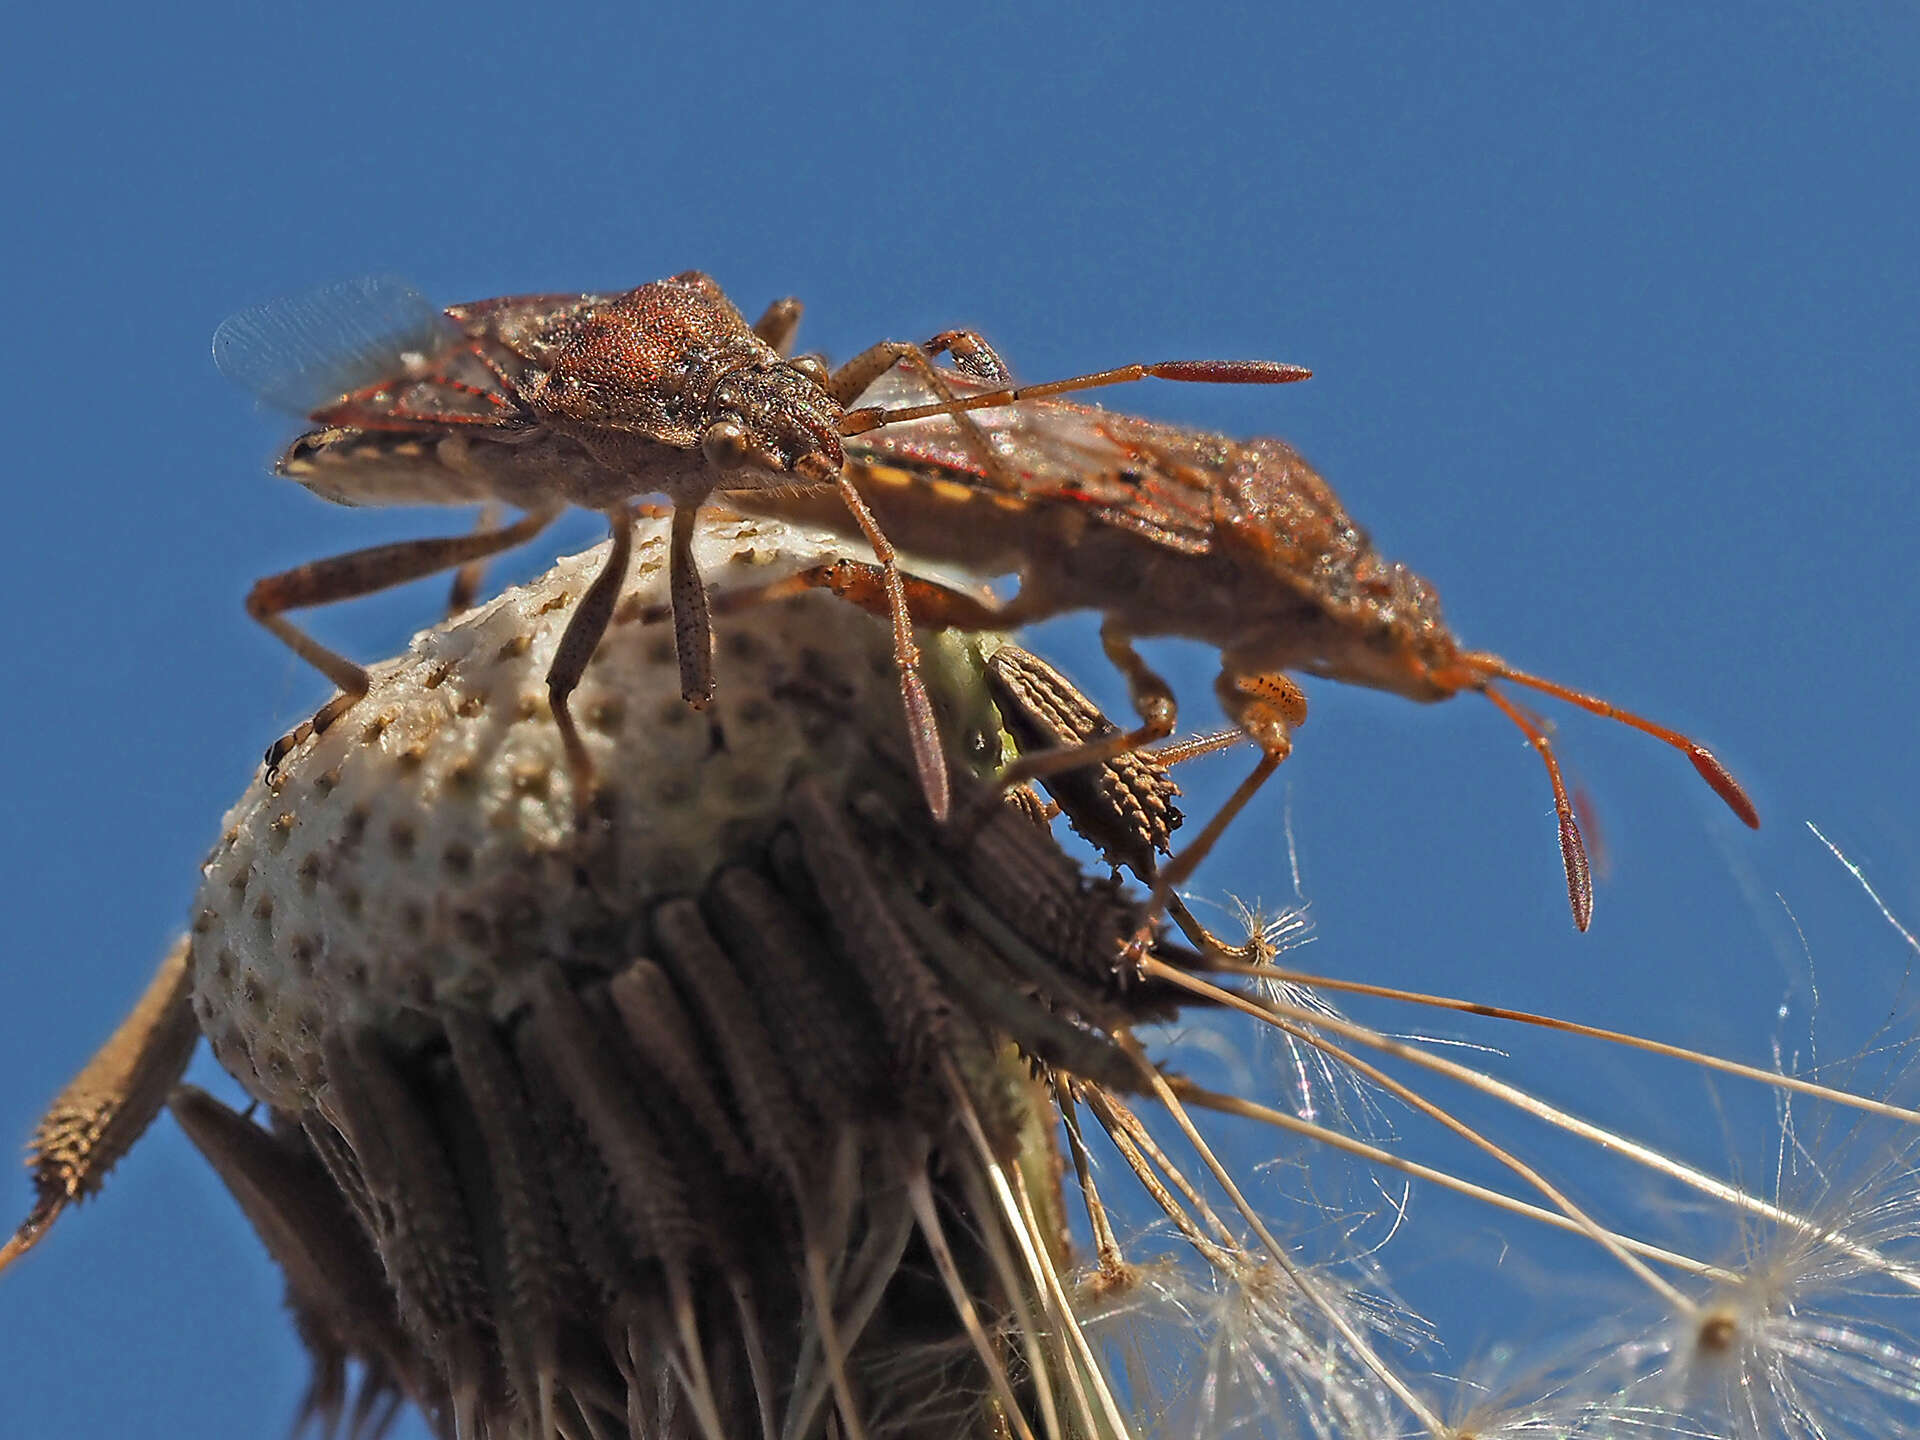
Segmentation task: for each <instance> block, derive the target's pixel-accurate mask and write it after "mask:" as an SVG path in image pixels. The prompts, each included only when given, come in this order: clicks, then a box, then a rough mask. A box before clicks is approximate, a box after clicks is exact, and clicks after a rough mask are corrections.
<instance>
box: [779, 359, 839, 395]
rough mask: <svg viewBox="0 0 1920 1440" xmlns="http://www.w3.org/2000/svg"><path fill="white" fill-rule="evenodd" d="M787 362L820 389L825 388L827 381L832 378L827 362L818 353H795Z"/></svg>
mask: <svg viewBox="0 0 1920 1440" xmlns="http://www.w3.org/2000/svg"><path fill="white" fill-rule="evenodd" d="M787 363H788V364H789V365H790V366H792V367H793V368H794V369H795V370H798V371H799V372H800V373H801V374H802V375H804V376H805V377H806V378H807V380H808V381H809V382H810V383H811V384H814V385H817V386H819V387H820V388H821V389H822V390H824V389H826V388H827V381H828V380H830V379H832V378H833V377H832V373H831V372H830V371H829V370H828V369H827V362H826V361H824V360H822V359H821V358H820V357H819V356H818V355H796V356H795V357H794V358H793V359H791V360H789V361H788V362H787Z"/></svg>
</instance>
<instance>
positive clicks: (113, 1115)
mask: <svg viewBox="0 0 1920 1440" xmlns="http://www.w3.org/2000/svg"><path fill="white" fill-rule="evenodd" d="M187 957H188V945H187V941H186V939H185V938H182V939H181V940H179V941H178V942H177V943H176V944H175V945H174V947H173V948H172V949H171V950H169V951H168V952H167V958H166V959H164V960H162V961H161V962H160V968H159V970H158V971H156V972H155V974H154V977H153V979H152V981H151V982H150V983H149V984H148V985H147V988H146V991H145V993H144V994H142V995H141V997H140V999H139V1000H138V1001H137V1002H136V1003H135V1004H134V1007H133V1010H132V1011H131V1012H130V1013H129V1014H128V1016H127V1018H126V1019H125V1020H122V1021H121V1022H120V1028H119V1029H117V1030H115V1031H114V1032H113V1035H112V1036H111V1037H110V1038H109V1039H108V1041H107V1043H106V1044H104V1045H102V1046H101V1047H100V1049H99V1051H98V1052H97V1053H96V1054H95V1055H94V1057H93V1058H92V1059H91V1060H89V1061H88V1062H87V1063H86V1066H85V1068H83V1069H82V1070H81V1071H80V1073H79V1074H78V1075H76V1076H74V1077H73V1079H72V1080H70V1081H68V1082H67V1086H66V1088H65V1089H63V1090H62V1091H61V1092H60V1094H59V1096H58V1098H56V1099H55V1100H54V1102H53V1104H51V1105H49V1106H48V1107H47V1113H46V1115H45V1116H44V1117H42V1119H41V1121H40V1123H39V1125H38V1126H36V1127H35V1129H34V1132H33V1142H32V1144H31V1145H29V1146H28V1148H27V1160H28V1164H29V1165H30V1166H31V1167H32V1169H33V1188H34V1203H33V1209H32V1211H31V1212H30V1213H29V1214H28V1215H27V1218H26V1220H25V1221H23V1222H22V1223H21V1225H20V1228H19V1229H18V1230H16V1231H15V1232H14V1234H13V1238H12V1239H10V1240H8V1241H7V1242H6V1244H5V1245H0V1270H4V1269H6V1268H7V1266H8V1265H10V1264H12V1263H13V1262H14V1261H15V1260H17V1259H19V1258H20V1257H21V1256H22V1255H24V1254H26V1253H27V1251H29V1250H31V1249H32V1248H33V1247H34V1246H35V1245H37V1244H38V1243H39V1242H40V1240H41V1238H42V1237H43V1236H44V1235H45V1234H46V1233H47V1231H48V1229H49V1228H50V1227H51V1226H52V1225H53V1222H54V1221H55V1220H57V1219H58V1218H59V1216H60V1212H61V1211H62V1210H64V1209H66V1208H67V1206H68V1205H69V1204H71V1203H73V1202H74V1201H76V1200H84V1199H85V1198H86V1197H87V1196H89V1195H91V1194H93V1192H94V1191H96V1190H98V1189H99V1188H100V1182H101V1181H103V1180H105V1179H106V1177H107V1172H108V1171H109V1170H111V1169H112V1168H113V1166H114V1165H115V1163H116V1162H118V1160H119V1159H120V1157H121V1156H122V1155H124V1154H126V1153H127V1151H128V1150H130V1149H132V1148H133V1144H134V1142H135V1141H136V1140H138V1139H139V1138H140V1137H141V1136H142V1135H143V1134H145V1133H146V1129H147V1126H148V1125H150V1124H151V1123H152V1122H153V1117H154V1116H155V1115H158V1114H159V1113H160V1106H161V1105H162V1104H163V1103H164V1102H165V1100H166V1098H167V1092H168V1091H169V1090H171V1089H172V1088H173V1086H174V1084H175V1082H177V1081H178V1080H179V1079H180V1075H181V1072H183V1071H184V1070H185V1069H186V1068H187V1059H188V1057H189V1056H191V1055H192V1054H193V1047H194V1045H195V1043H196V1042H197V1041H198V1040H199V1038H200V1026H199V1023H198V1022H197V1021H196V1020H195V1019H194V1016H193V1008H192V1006H191V1005H190V1004H189V998H190V995H191V992H192V987H193V974H192V970H191V967H190V966H189V965H188V963H187Z"/></svg>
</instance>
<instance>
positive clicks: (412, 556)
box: [247, 507, 560, 779]
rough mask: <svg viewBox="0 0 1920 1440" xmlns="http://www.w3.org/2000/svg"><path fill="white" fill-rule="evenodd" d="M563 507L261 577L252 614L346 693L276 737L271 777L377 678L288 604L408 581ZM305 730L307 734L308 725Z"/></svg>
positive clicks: (497, 543)
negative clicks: (314, 632)
mask: <svg viewBox="0 0 1920 1440" xmlns="http://www.w3.org/2000/svg"><path fill="white" fill-rule="evenodd" d="M559 513H560V511H559V507H554V508H552V509H545V510H530V511H528V512H527V513H526V514H525V515H523V516H521V517H520V519H518V520H516V521H515V522H514V523H513V524H511V525H507V526H503V527H502V528H500V529H497V530H479V531H475V532H474V533H473V534H470V535H450V536H439V537H435V538H433V539H427V540H401V541H398V542H396V543H394V544H391V545H374V546H371V547H369V548H367V549H365V550H352V551H349V552H348V553H347V554H345V555H333V556H329V557H328V558H327V559H325V560H313V561H309V562H308V563H307V564H305V565H296V566H295V567H294V568H293V569H291V570H283V571H281V572H280V573H279V574H277V575H269V576H267V577H266V578H265V579H262V580H256V581H255V582H254V584H253V588H252V589H251V590H249V591H248V592H247V614H249V615H251V616H252V617H253V618H254V619H255V620H257V621H259V622H260V624H261V625H263V626H265V627H266V628H267V629H268V630H270V631H272V632H273V634H274V636H275V637H276V638H277V639H278V640H279V641H280V643H281V644H283V645H285V646H286V647H287V648H288V649H289V650H291V651H293V653H294V654H296V655H298V656H299V657H300V658H301V659H302V660H305V661H306V662H307V663H308V664H309V665H311V666H313V667H314V669H316V670H318V671H319V672H320V673H321V674H323V675H325V676H326V677H327V678H328V679H329V680H331V681H333V683H334V684H335V685H337V686H338V687H339V688H340V694H339V695H338V696H336V697H335V698H334V699H333V700H331V701H329V702H328V703H327V704H326V705H325V706H323V707H322V708H321V710H320V712H319V714H317V715H315V716H314V717H313V720H312V721H311V722H310V725H309V726H306V727H302V730H297V731H295V732H294V733H293V735H291V736H288V737H284V738H283V739H281V740H279V741H277V742H275V744H274V745H273V747H272V748H271V749H269V750H268V751H267V761H266V764H267V774H268V778H269V779H271V778H272V776H273V774H274V772H275V771H276V770H277V768H278V766H279V762H280V761H281V760H283V759H285V758H286V755H287V752H288V751H289V750H291V749H292V748H293V747H294V746H295V745H297V744H298V743H299V742H300V740H302V739H305V738H306V735H307V734H315V733H318V732H320V731H322V730H325V729H326V728H327V727H328V726H329V725H331V724H332V723H333V722H334V721H335V720H338V719H339V718H340V717H341V716H342V715H344V714H345V713H346V712H347V711H348V710H350V709H352V708H353V706H354V705H355V704H356V703H357V702H358V701H359V699H360V697H361V696H363V695H365V694H366V693H367V687H368V685H369V683H370V681H369V679H368V676H367V672H366V670H365V668H364V667H362V666H360V665H356V664H355V663H354V662H353V661H351V660H349V659H347V658H346V656H344V655H341V654H339V653H337V652H336V651H333V650H330V649H328V648H327V647H326V646H325V645H322V644H321V643H320V642H319V641H318V640H315V639H314V638H313V637H312V636H311V635H308V634H307V633H306V632H305V631H304V630H302V629H300V628H299V626H297V625H295V624H293V623H292V622H291V621H289V620H287V619H286V618H285V612H286V611H288V610H304V609H306V608H307V607H309V606H313V605H327V604H331V603H332V602H334V601H336V600H351V599H354V598H356V597H357V596H361V595H371V594H373V593H374V592H376V591H379V590H386V589H390V588H392V587H393V586H395V585H404V584H406V583H407V582H408V581H409V580H419V579H422V578H424V577H425V576H428V575H435V574H438V573H439V572H440V571H442V570H451V569H453V568H454V567H456V566H461V565H467V564H470V563H471V562H473V561H475V560H481V559H484V558H486V557H487V556H489V555H497V554H499V553H500V552H501V551H502V550H510V549H512V548H513V547H514V546H516V545H520V544H524V543H525V542H526V541H528V540H531V539H532V538H533V537H534V536H535V535H537V534H539V533H540V532H541V531H542V530H544V529H545V528H546V527H547V526H548V525H549V524H551V523H552V521H553V517H554V516H555V515H557V514H559ZM303 731H304V732H305V733H302V732H303Z"/></svg>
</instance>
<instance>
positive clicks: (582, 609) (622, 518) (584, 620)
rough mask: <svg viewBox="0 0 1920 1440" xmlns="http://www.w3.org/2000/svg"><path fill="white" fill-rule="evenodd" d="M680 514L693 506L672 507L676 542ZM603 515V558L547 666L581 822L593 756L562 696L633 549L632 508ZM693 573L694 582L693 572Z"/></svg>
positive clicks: (595, 641) (599, 631)
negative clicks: (606, 527) (608, 534)
mask: <svg viewBox="0 0 1920 1440" xmlns="http://www.w3.org/2000/svg"><path fill="white" fill-rule="evenodd" d="M683 514H684V515H686V516H687V517H688V523H689V525H691V523H692V516H693V514H694V512H693V511H692V510H691V509H677V510H675V511H674V512H673V524H674V538H675V540H676V542H678V539H679V533H680V517H681V515H683ZM607 520H608V522H609V523H610V524H611V525H612V527H613V544H612V545H611V546H610V547H609V548H608V551H607V563H606V564H605V565H603V566H601V568H600V573H599V574H598V575H596V576H594V577H593V583H592V584H591V585H589V586H588V587H587V593H586V594H584V595H582V596H581V597H580V603H579V604H578V605H576V606H574V607H573V614H572V615H571V616H570V617H569V618H568V620H567V628H566V629H565V630H563V631H562V632H561V634H560V644H559V645H558V646H556V647H555V649H554V652H553V663H552V664H551V665H549V666H548V667H547V706H548V708H549V709H551V710H552V711H553V723H554V726H555V727H556V728H557V729H558V730H559V731H560V742H561V744H562V745H564V746H565V747H566V751H567V773H568V775H569V777H570V778H571V779H572V781H573V817H574V823H575V824H576V825H578V824H583V823H585V820H586V817H587V806H588V803H589V801H590V800H591V799H592V792H593V760H592V758H591V757H590V756H588V754H587V747H586V745H585V744H584V743H582V741H581V739H580V727H579V726H578V725H576V724H575V723H574V719H573V711H572V710H571V709H570V708H569V707H568V704H567V699H568V697H569V696H571V695H572V694H573V692H574V689H575V688H576V687H577V686H578V685H579V684H580V677H581V676H582V675H584V674H585V673H586V670H587V662H588V661H590V660H591V659H593V652H594V651H595V650H597V649H599V648H600V639H601V637H602V636H603V635H605V634H606V633H607V623H608V622H609V621H610V620H611V619H612V618H613V606H614V602H615V601H616V600H618V599H619V598H620V587H621V586H622V585H623V584H625V583H626V579H627V562H628V561H629V560H630V559H631V558H632V555H633V512H632V511H631V510H629V509H628V508H627V507H626V506H624V505H622V506H620V507H618V508H616V509H613V510H609V511H608V512H607ZM695 579H696V582H697V580H698V574H697V572H696V575H695ZM703 594H704V592H703ZM709 671H711V666H709Z"/></svg>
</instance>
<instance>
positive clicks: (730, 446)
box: [700, 420, 753, 470]
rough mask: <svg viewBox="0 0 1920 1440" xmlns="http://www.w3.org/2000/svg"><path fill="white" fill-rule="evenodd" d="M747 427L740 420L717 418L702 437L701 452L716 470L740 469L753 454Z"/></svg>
mask: <svg viewBox="0 0 1920 1440" xmlns="http://www.w3.org/2000/svg"><path fill="white" fill-rule="evenodd" d="M752 450H753V447H752V443H751V442H750V441H749V440H748V438H747V427H746V426H744V425H742V424H741V423H740V422H739V421H738V420H716V421H714V422H713V424H711V425H709V426H708V427H707V430H706V433H705V434H704V435H702V436H701V437H700V453H701V454H702V455H705V456H706V457H707V463H708V464H709V465H711V466H713V467H714V468H715V469H716V470H738V469H740V468H741V467H742V466H743V465H745V464H746V463H747V459H748V456H749V455H751V454H752Z"/></svg>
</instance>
